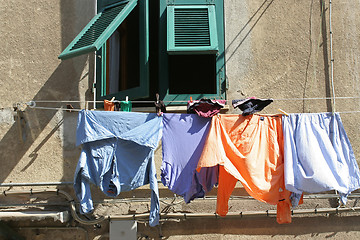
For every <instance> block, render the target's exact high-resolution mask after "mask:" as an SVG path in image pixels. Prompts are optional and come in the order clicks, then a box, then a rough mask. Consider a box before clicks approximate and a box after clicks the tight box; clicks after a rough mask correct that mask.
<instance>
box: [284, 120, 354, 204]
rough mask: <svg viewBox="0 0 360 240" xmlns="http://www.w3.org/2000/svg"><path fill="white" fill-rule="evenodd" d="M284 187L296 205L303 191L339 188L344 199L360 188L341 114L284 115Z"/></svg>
mask: <svg viewBox="0 0 360 240" xmlns="http://www.w3.org/2000/svg"><path fill="white" fill-rule="evenodd" d="M283 130H284V152H285V186H286V189H288V190H289V191H292V192H293V194H292V202H293V206H296V205H297V202H298V199H299V197H300V195H301V193H302V192H309V193H317V192H324V191H329V190H337V191H338V192H339V193H340V197H341V202H342V203H343V204H346V202H347V196H348V195H349V194H350V193H351V192H352V191H354V190H356V189H358V188H360V173H359V167H358V165H357V162H356V159H355V155H354V152H353V149H352V147H351V144H350V141H349V139H348V137H347V135H346V132H345V129H344V127H343V124H342V122H341V118H340V115H339V114H338V113H334V114H332V113H302V114H289V116H284V117H283Z"/></svg>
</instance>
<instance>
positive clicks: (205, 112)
mask: <svg viewBox="0 0 360 240" xmlns="http://www.w3.org/2000/svg"><path fill="white" fill-rule="evenodd" d="M225 103H226V100H213V99H207V98H201V99H200V100H194V101H188V104H187V113H196V114H197V115H199V116H200V117H206V118H209V117H212V116H214V115H216V114H218V113H219V112H220V110H221V109H222V108H223V107H225Z"/></svg>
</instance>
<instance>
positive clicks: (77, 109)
mask: <svg viewBox="0 0 360 240" xmlns="http://www.w3.org/2000/svg"><path fill="white" fill-rule="evenodd" d="M31 108H34V109H42V110H62V111H67V112H73V111H74V112H80V111H81V110H84V109H80V108H73V109H67V108H55V107H31ZM337 113H341V114H348V113H360V111H344V112H337ZM277 114H278V113H277ZM288 114H291V113H290V112H289V113H288ZM260 115H261V113H260Z"/></svg>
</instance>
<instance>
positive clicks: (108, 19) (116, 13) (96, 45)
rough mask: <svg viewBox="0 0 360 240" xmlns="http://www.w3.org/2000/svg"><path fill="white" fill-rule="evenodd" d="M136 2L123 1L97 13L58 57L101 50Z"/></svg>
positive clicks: (68, 56) (133, 0) (131, 0)
mask: <svg viewBox="0 0 360 240" xmlns="http://www.w3.org/2000/svg"><path fill="white" fill-rule="evenodd" d="M136 4H137V0H129V1H123V2H121V3H119V4H116V5H115V6H112V7H110V8H107V9H105V10H103V11H102V12H100V13H99V14H97V15H96V16H95V17H93V19H91V21H90V22H89V23H88V24H87V25H86V26H85V28H84V29H83V30H82V31H81V32H80V33H79V34H78V35H77V36H76V38H75V39H74V40H73V41H72V42H71V43H70V44H69V45H68V46H67V47H66V49H65V50H64V51H63V52H62V53H61V54H60V55H59V57H58V58H60V59H62V60H63V59H68V58H72V57H75V56H79V55H81V54H86V53H90V52H93V51H97V50H99V49H100V48H101V47H102V46H103V44H104V43H105V42H106V40H107V39H108V38H109V37H110V36H111V35H112V34H113V33H114V31H115V30H116V29H117V28H118V27H119V26H120V24H121V23H122V22H123V21H124V19H125V18H126V17H127V16H128V15H129V14H130V12H131V11H132V10H133V9H134V8H135V6H136Z"/></svg>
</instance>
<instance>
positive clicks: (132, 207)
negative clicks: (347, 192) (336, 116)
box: [0, 0, 360, 239]
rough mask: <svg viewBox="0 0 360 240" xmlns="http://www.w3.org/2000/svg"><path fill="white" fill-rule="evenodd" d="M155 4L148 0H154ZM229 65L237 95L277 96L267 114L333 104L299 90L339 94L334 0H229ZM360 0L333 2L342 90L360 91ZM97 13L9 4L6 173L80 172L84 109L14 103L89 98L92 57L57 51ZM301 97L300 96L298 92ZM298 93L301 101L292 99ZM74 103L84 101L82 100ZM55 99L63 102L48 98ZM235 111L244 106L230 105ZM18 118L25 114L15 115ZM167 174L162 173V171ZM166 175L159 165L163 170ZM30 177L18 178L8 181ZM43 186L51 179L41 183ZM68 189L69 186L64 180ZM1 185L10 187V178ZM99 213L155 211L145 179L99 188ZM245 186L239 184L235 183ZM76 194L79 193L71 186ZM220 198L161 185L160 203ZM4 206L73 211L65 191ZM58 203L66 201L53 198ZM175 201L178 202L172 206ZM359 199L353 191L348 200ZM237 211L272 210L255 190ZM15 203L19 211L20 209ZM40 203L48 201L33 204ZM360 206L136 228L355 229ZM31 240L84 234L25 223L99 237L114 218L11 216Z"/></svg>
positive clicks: (175, 235)
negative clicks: (113, 194) (108, 192)
mask: <svg viewBox="0 0 360 240" xmlns="http://www.w3.org/2000/svg"><path fill="white" fill-rule="evenodd" d="M150 2H151V1H150ZM224 2H225V11H224V13H225V32H226V36H225V41H226V75H227V80H228V83H229V89H228V92H227V98H228V99H239V98H244V97H251V96H256V97H260V98H273V99H275V100H274V102H273V103H272V104H271V105H270V106H268V107H267V108H266V109H265V110H264V112H265V113H279V112H278V111H277V109H278V108H281V109H283V110H285V111H286V112H289V113H292V112H327V111H332V110H333V105H332V103H331V101H329V100H301V99H302V98H315V97H316V98H324V97H330V96H331V93H332V85H331V71H330V70H331V68H330V41H329V3H328V2H326V3H325V5H324V11H323V12H322V10H321V9H322V8H321V7H322V1H321V0H319V1H314V0H307V1H293V0H281V1H280V0H224ZM359 10H360V3H359V2H357V1H333V6H332V28H333V55H334V90H335V94H336V96H338V97H359V94H358V92H359V88H360V73H359V70H358V69H359V64H360V63H359V59H358V58H359V57H358V56H359V55H360V49H359V48H360V47H359V46H360V42H359V41H360V23H359V21H357V18H356V13H357V12H358V11H359ZM94 12H95V2H94V0H91V1H89V0H76V1H73V0H54V1H24V0H22V1H14V0H3V1H2V2H1V4H0V36H1V38H0V45H1V46H2V47H3V48H2V54H1V55H0V88H1V91H0V99H1V102H0V160H1V161H0V162H1V171H0V182H1V183H9V182H15V183H19V182H20V183H23V182H72V181H73V174H74V169H75V166H76V163H77V159H78V156H79V150H80V149H79V148H78V147H76V146H75V128H76V120H77V113H76V112H71V113H70V112H65V111H54V110H41V109H32V108H30V107H27V106H24V105H19V108H20V110H22V111H21V112H20V113H19V114H20V115H17V114H16V112H14V111H13V104H15V103H22V102H27V101H30V100H35V101H42V100H43V101H44V100H46V101H49V100H55V101H60V100H75V101H77V100H80V101H83V100H91V96H92V93H91V85H92V82H93V80H94V78H93V76H94V60H93V56H92V55H88V56H80V57H76V58H73V59H69V60H66V61H60V60H58V59H57V56H58V55H59V54H60V53H61V51H62V50H63V49H64V48H65V47H66V46H67V45H68V44H69V43H70V41H71V40H72V39H73V37H75V36H76V34H77V33H78V32H80V31H81V29H82V28H83V27H84V26H85V25H86V23H87V22H88V21H89V19H91V17H92V16H93V15H94ZM294 98H297V99H299V100H294ZM284 99H292V100H284ZM73 105H74V107H75V108H81V107H84V106H83V105H78V104H76V103H74V104H73ZM41 106H49V107H57V106H59V107H60V106H64V104H56V103H42V104H41ZM230 109H231V110H230V111H229V112H230V113H239V112H238V111H237V110H233V109H232V107H230ZM335 110H336V111H340V112H348V111H360V104H359V100H358V99H356V98H355V99H338V100H336V109H335ZM16 116H20V117H21V119H19V118H16ZM341 117H342V119H343V122H344V126H345V129H346V131H347V133H348V135H349V138H350V141H351V143H352V145H353V148H354V151H355V154H356V157H357V159H359V160H360V151H359V146H360V135H359V131H358V129H359V121H358V118H359V114H358V113H343V114H341ZM160 164H161V149H160V148H159V149H157V151H156V165H157V169H158V170H159V166H160ZM158 173H160V171H158ZM158 175H159V174H158ZM30 188H31V187H23V188H16V187H15V188H13V189H10V191H11V190H19V189H21V190H22V189H25V190H28V191H30ZM35 188H37V189H46V188H47V187H35ZM59 188H60V189H62V190H64V191H67V192H69V193H71V194H73V193H72V187H71V186H60V187H59ZM0 190H1V191H4V190H9V188H8V187H3V188H1V189H0ZM92 193H93V197H94V200H95V202H99V203H100V204H99V205H98V207H97V209H96V211H95V214H96V215H121V214H136V213H146V212H148V211H149V208H150V201H148V198H149V197H150V192H149V191H148V187H143V188H141V189H139V190H136V191H132V192H130V193H124V194H123V193H122V194H121V195H120V197H119V198H118V199H116V200H114V201H110V202H109V200H108V199H106V198H105V197H104V195H103V194H102V193H101V192H100V191H99V190H98V189H97V188H96V187H93V188H92ZM234 195H237V196H245V197H246V196H248V195H247V193H246V192H245V191H244V189H243V188H242V187H241V185H240V184H239V185H238V186H237V188H236V190H235V192H234ZM72 196H73V197H75V196H74V195H72ZM209 196H210V197H213V199H208V200H203V199H199V200H195V201H194V202H192V203H190V204H185V203H184V202H182V201H181V199H180V198H176V199H173V198H172V197H173V194H172V193H171V192H169V191H168V190H167V189H166V188H165V187H163V186H162V184H160V197H161V198H162V200H163V202H161V208H162V212H169V213H171V212H181V213H196V212H203V213H204V212H205V213H212V212H214V211H215V206H216V200H215V198H216V189H215V190H214V191H212V192H211V193H209ZM134 197H135V198H145V199H144V202H122V201H121V200H122V198H134ZM0 202H1V204H7V205H9V206H10V205H11V204H14V203H17V204H21V203H34V202H44V203H52V204H54V205H55V206H46V207H45V208H46V209H52V210H57V209H67V208H68V205H67V202H66V199H64V198H58V197H56V196H42V195H39V196H38V195H37V196H32V195H27V194H25V195H19V196H18V197H12V198H9V196H4V195H2V196H1V197H0ZM58 202H61V203H62V204H64V206H63V207H61V208H59V207H58V206H56V204H55V203H58ZM174 203H175V204H174ZM356 204H357V201H355V200H354V199H350V201H349V206H356ZM229 205H230V206H231V208H230V212H242V211H259V210H264V211H265V210H267V209H275V207H274V206H270V205H267V204H264V203H260V202H258V201H255V200H249V199H245V200H236V199H235V200H231V201H230V203H229ZM335 205H336V202H334V200H333V199H316V200H314V199H305V203H304V205H303V206H301V207H300V208H303V209H315V208H321V207H334V206H335ZM13 207H14V206H12V208H11V209H13ZM35 209H39V208H35ZM358 219H359V216H358V214H357V213H356V212H354V213H346V214H345V213H343V214H339V215H336V214H331V215H326V214H308V215H296V216H294V218H293V223H291V224H290V225H278V224H277V223H276V221H275V218H274V217H244V218H236V219H231V218H225V219H219V218H215V217H214V218H199V219H186V220H184V219H182V220H168V221H167V220H163V222H162V224H161V227H156V228H149V227H148V226H147V224H146V221H145V222H143V221H139V224H138V235H139V237H143V238H145V237H146V236H148V237H150V238H159V236H164V237H165V238H169V239H182V238H185V237H186V238H188V239H195V238H196V239H213V238H217V239H225V238H226V239H228V238H230V239H243V238H244V239H245V238H246V239H248V238H250V239H251V238H252V239H254V238H275V239H280V238H281V239H282V238H297V239H307V238H310V237H317V238H333V239H343V238H358V237H359V236H360V234H359V230H360V229H359V227H358V224H357V222H358ZM8 224H9V226H11V227H13V229H14V230H15V231H18V232H19V233H20V234H22V235H25V234H26V235H27V236H28V239H50V237H51V239H56V238H57V239H85V233H84V231H83V230H81V229H80V230H79V229H75V228H74V229H68V230H56V229H53V230H50V229H48V230H38V231H35V230H32V229H27V230H26V229H22V230H21V229H19V228H18V227H24V226H28V227H29V226H32V227H36V226H57V227H66V226H71V227H83V228H84V229H85V230H86V231H87V233H88V234H89V238H90V239H100V238H103V239H106V238H107V237H108V235H106V233H107V232H108V227H109V225H108V222H107V221H104V222H102V223H101V227H100V226H96V227H94V226H93V225H90V226H85V225H81V224H79V223H77V222H75V221H71V222H70V223H69V225H66V224H60V223H58V222H54V221H53V220H47V221H40V222H30V221H29V222H16V221H14V222H9V223H8Z"/></svg>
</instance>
